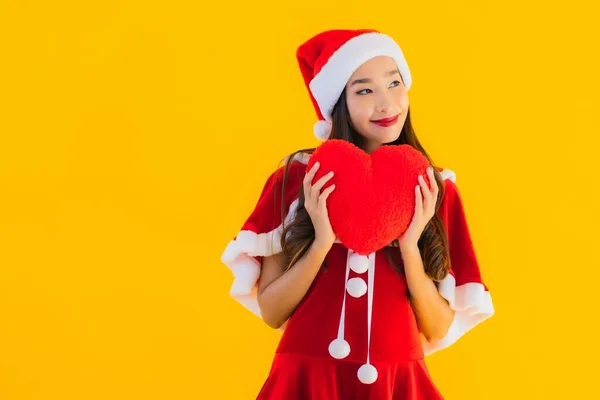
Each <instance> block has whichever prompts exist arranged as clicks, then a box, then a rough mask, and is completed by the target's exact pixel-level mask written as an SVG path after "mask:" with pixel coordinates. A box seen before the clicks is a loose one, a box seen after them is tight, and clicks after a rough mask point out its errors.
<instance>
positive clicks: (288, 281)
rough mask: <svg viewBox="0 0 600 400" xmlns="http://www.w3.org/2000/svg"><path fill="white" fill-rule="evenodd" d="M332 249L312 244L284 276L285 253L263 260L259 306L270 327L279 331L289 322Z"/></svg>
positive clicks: (259, 286) (314, 242) (315, 243)
mask: <svg viewBox="0 0 600 400" xmlns="http://www.w3.org/2000/svg"><path fill="white" fill-rule="evenodd" d="M330 248H331V246H329V247H327V246H322V245H320V244H319V243H317V242H316V241H313V243H312V244H311V246H310V247H309V248H308V250H307V251H306V253H304V255H303V256H302V257H301V258H300V259H299V260H298V261H297V262H296V264H294V266H293V267H292V268H290V269H289V270H288V271H287V272H285V273H284V272H283V271H284V268H285V265H284V261H285V260H284V256H283V253H278V254H274V255H272V256H269V257H264V258H263V260H262V261H263V263H262V268H261V274H260V280H259V283H258V306H259V307H260V311H261V314H262V318H263V320H264V321H265V322H266V323H267V325H269V326H270V327H272V328H274V329H279V328H280V327H281V326H282V325H283V324H284V323H285V321H287V320H288V318H289V317H290V315H291V314H292V312H293V311H294V310H295V309H296V306H298V304H299V303H300V301H301V300H302V298H303V297H304V295H305V294H306V292H307V291H308V289H309V288H310V285H311V284H312V282H313V280H314V279H315V276H317V273H318V272H319V269H320V268H321V265H322V264H323V261H324V260H325V256H326V255H327V253H328V251H329V249H330Z"/></svg>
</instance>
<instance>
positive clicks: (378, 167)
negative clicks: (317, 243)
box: [306, 139, 430, 255]
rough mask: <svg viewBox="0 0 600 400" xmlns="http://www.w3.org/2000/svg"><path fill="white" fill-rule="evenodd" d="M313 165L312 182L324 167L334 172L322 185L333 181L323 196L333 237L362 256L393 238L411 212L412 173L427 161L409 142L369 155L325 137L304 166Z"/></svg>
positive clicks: (414, 179) (421, 171)
mask: <svg viewBox="0 0 600 400" xmlns="http://www.w3.org/2000/svg"><path fill="white" fill-rule="evenodd" d="M317 161H319V163H320V166H319V169H318V171H317V173H316V175H315V177H314V178H313V182H312V183H313V184H314V183H315V182H317V181H318V180H319V178H321V177H322V176H323V175H325V174H327V173H328V172H329V171H334V176H333V178H331V179H330V180H329V181H328V182H327V184H326V185H325V186H324V187H323V189H325V188H326V187H328V186H330V185H331V184H335V190H334V191H333V193H331V195H330V196H329V198H328V199H327V210H328V214H329V220H330V222H331V227H332V228H333V231H334V232H335V234H336V236H337V238H338V239H339V240H340V242H342V243H343V244H344V246H346V247H347V248H349V249H352V250H353V251H354V252H356V253H359V254H362V255H368V254H370V253H371V252H374V251H376V250H379V249H381V248H383V247H385V246H387V245H388V244H389V243H390V242H392V241H393V240H395V239H397V238H398V237H399V236H400V235H401V234H402V233H404V231H405V230H406V228H408V225H409V224H410V222H411V220H412V218H413V214H414V211H415V187H416V185H417V184H419V181H418V179H417V177H418V176H419V174H423V177H424V178H425V182H429V180H428V177H427V175H426V169H427V167H428V166H429V165H430V164H429V161H428V160H427V158H426V157H425V156H423V155H422V154H421V153H420V152H419V151H418V150H416V149H415V148H413V147H412V146H410V145H407V144H403V145H398V146H381V147H379V148H378V149H377V150H375V151H374V152H373V153H372V154H368V153H366V152H365V151H364V150H362V149H360V148H359V147H357V146H355V145H354V144H352V143H350V142H347V141H345V140H340V139H330V140H326V141H325V142H323V144H321V145H320V146H319V147H317V149H316V150H315V152H314V153H313V155H312V156H311V157H310V160H309V162H308V164H307V166H306V171H307V172H308V171H309V170H310V169H311V168H312V166H313V165H314V163H315V162H317Z"/></svg>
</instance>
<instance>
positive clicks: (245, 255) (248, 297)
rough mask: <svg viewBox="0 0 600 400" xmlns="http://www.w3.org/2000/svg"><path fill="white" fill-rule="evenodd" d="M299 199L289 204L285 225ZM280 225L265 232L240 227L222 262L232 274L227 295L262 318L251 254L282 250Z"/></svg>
mask: <svg viewBox="0 0 600 400" xmlns="http://www.w3.org/2000/svg"><path fill="white" fill-rule="evenodd" d="M299 202H300V199H296V200H294V201H293V202H292V204H291V205H290V209H289V210H288V213H287V215H286V217H285V224H286V225H287V224H288V223H290V222H291V221H292V219H293V218H294V217H295V213H296V209H297V207H298V203H299ZM282 233H283V224H280V225H279V226H278V227H277V228H275V229H273V230H272V231H270V232H266V233H256V232H252V231H249V230H243V231H240V232H239V233H238V235H237V236H236V238H235V239H234V240H231V241H230V242H229V244H228V245H227V247H226V248H225V251H224V252H223V255H222V256H221V262H223V263H224V264H225V265H227V266H228V267H229V269H230V270H231V272H232V273H233V277H234V279H233V284H232V285H231V289H230V291H229V294H230V295H231V296H232V297H233V298H234V299H236V300H237V301H238V302H240V303H241V304H242V305H243V306H245V307H246V308H247V309H249V310H250V311H252V312H253V313H254V314H256V315H257V316H258V317H261V318H262V315H261V312H260V308H259V307H258V300H257V283H258V278H259V277H260V267H261V266H260V264H259V263H258V262H257V261H256V259H254V258H253V256H263V257H264V256H271V255H273V254H277V253H279V252H281V234H282Z"/></svg>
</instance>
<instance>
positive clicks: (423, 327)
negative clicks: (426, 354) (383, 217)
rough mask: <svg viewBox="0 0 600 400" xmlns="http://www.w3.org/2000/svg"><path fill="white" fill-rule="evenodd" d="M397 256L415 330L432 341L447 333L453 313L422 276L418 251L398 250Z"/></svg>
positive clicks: (446, 302)
mask: <svg viewBox="0 0 600 400" xmlns="http://www.w3.org/2000/svg"><path fill="white" fill-rule="evenodd" d="M401 254H402V261H403V263H404V270H405V274H406V281H407V284H408V289H409V291H410V295H411V304H412V306H413V309H414V311H415V315H416V317H417V322H418V324H419V329H420V331H421V333H423V335H424V336H425V338H426V339H427V340H428V341H430V342H436V341H438V340H440V339H442V338H443V337H444V336H445V335H446V333H447V332H448V329H449V328H450V325H451V324H452V321H453V319H454V310H452V309H451V308H450V305H449V304H448V301H447V300H446V299H445V298H443V297H442V296H441V295H440V293H439V291H438V289H437V287H436V286H435V284H434V282H433V281H432V280H431V278H429V276H428V275H427V274H426V273H425V269H424V267H423V259H422V258H421V253H420V252H419V248H418V247H417V246H413V247H409V248H401Z"/></svg>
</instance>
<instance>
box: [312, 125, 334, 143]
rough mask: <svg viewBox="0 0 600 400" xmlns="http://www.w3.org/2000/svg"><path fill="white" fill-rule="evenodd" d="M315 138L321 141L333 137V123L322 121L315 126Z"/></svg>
mask: <svg viewBox="0 0 600 400" xmlns="http://www.w3.org/2000/svg"><path fill="white" fill-rule="evenodd" d="M314 131H315V137H316V138H317V139H320V140H325V139H327V138H328V137H329V135H331V122H329V121H324V120H320V121H317V123H316V124H315V126H314Z"/></svg>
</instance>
